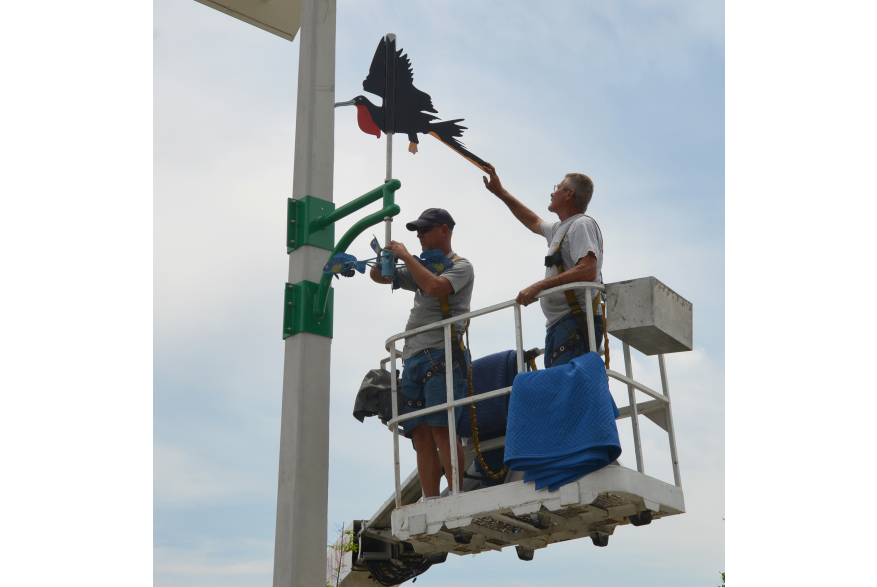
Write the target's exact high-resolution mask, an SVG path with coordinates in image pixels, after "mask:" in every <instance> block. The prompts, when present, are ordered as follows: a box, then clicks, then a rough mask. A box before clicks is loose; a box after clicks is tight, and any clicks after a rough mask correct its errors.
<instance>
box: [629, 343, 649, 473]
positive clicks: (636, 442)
mask: <svg viewBox="0 0 877 587" xmlns="http://www.w3.org/2000/svg"><path fill="white" fill-rule="evenodd" d="M624 374H625V375H627V378H628V379H633V367H632V366H631V362H630V345H628V344H627V343H626V342H625V343H624ZM627 396H628V398H630V422H631V425H632V426H633V448H634V450H635V451H636V470H637V471H639V472H640V473H645V469H644V467H643V447H642V443H641V442H640V438H639V418H638V417H637V416H638V414H637V410H636V389H634V387H633V385H628V386H627Z"/></svg>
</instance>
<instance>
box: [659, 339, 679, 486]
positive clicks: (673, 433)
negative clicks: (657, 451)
mask: <svg viewBox="0 0 877 587" xmlns="http://www.w3.org/2000/svg"><path fill="white" fill-rule="evenodd" d="M658 367H660V369H661V391H663V392H664V395H665V396H666V397H667V399H668V400H669V399H670V385H669V384H668V383H667V367H666V365H664V355H658ZM664 412H665V413H666V415H667V432H668V436H669V437H670V458H671V459H672V460H673V480H674V482H675V483H676V487H679V488H680V489H681V488H682V474H681V473H680V472H679V456H678V455H677V454H676V429H675V428H674V427H673V408H672V407H671V402H667V403H666V404H664Z"/></svg>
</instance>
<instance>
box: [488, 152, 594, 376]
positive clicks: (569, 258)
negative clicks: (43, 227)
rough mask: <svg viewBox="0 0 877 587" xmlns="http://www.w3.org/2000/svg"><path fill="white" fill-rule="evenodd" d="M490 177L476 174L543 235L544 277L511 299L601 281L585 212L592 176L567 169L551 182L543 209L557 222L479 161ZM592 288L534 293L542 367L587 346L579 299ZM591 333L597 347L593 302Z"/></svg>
mask: <svg viewBox="0 0 877 587" xmlns="http://www.w3.org/2000/svg"><path fill="white" fill-rule="evenodd" d="M485 169H486V170H487V172H488V174H490V179H489V180H488V178H486V177H482V179H483V180H484V186H485V187H486V188H487V189H488V190H489V191H490V192H492V193H493V194H494V195H495V196H496V197H498V198H499V199H500V200H502V202H503V203H504V204H505V205H506V206H508V208H509V210H511V212H512V214H514V215H515V218H517V219H518V220H519V221H520V222H521V224H523V225H524V226H526V227H527V228H528V229H530V231H531V232H533V233H535V234H538V235H539V236H542V237H544V238H545V240H546V241H547V242H548V252H547V255H546V257H545V279H543V280H541V281H537V282H536V283H534V284H532V285H530V286H529V287H526V288H524V289H522V290H521V291H520V293H519V294H518V296H517V298H516V301H517V302H518V303H519V304H521V305H522V306H527V305H529V304H532V303H533V302H535V301H536V298H535V297H534V296H536V295H538V294H539V292H541V291H544V290H546V289H551V288H552V287H557V286H559V285H564V284H566V283H573V282H576V281H592V282H597V283H603V235H602V234H601V232H600V227H599V226H598V225H597V222H596V220H594V219H593V218H591V217H590V216H586V215H585V211H587V209H588V204H589V203H590V202H591V197H592V196H593V194H594V182H592V181H591V178H589V177H588V176H587V175H584V174H581V173H567V174H566V176H565V177H564V178H563V180H561V182H560V183H559V184H557V185H555V186H554V190H553V191H552V193H551V201H550V202H549V204H548V211H549V212H553V213H554V214H557V217H558V221H557V222H546V221H545V220H542V218H540V217H539V215H538V214H536V213H535V212H533V211H532V210H530V209H529V208H527V207H526V206H525V205H524V204H522V203H521V202H520V201H519V200H518V199H516V198H515V197H514V196H512V195H511V194H510V193H509V192H508V190H506V189H505V188H504V187H503V186H502V183H501V182H500V180H499V176H497V174H496V168H495V167H494V166H493V165H491V164H490V163H485ZM597 294H598V292H597V291H594V290H592V291H591V299H585V291H584V289H582V290H575V292H574V294H571V295H569V296H568V295H566V294H565V293H564V292H555V293H553V294H551V295H548V296H543V297H542V298H540V299H539V302H540V304H541V305H542V312H543V313H544V314H545V326H546V328H547V331H546V333H545V356H544V357H543V359H544V362H545V367H546V368H548V367H557V366H560V365H565V364H567V363H569V362H570V361H571V360H573V359H574V358H575V357H578V356H581V355H583V354H585V353H587V352H588V351H589V350H590V345H589V344H588V331H587V321H586V320H587V318H586V316H587V314H586V309H585V308H586V306H585V304H592V307H593V304H594V303H595V301H594V300H595V299H596V297H597ZM594 315H595V319H594V335H595V338H596V342H597V348H599V347H600V343H601V342H602V339H603V320H602V311H601V310H600V307H599V306H596V307H595V308H594Z"/></svg>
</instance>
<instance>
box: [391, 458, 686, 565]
mask: <svg viewBox="0 0 877 587" xmlns="http://www.w3.org/2000/svg"><path fill="white" fill-rule="evenodd" d="M534 487H535V485H534V483H524V482H523V481H517V482H514V483H507V484H504V485H499V486H496V487H490V488H486V489H481V490H478V491H472V492H468V493H463V494H461V495H456V496H450V497H444V498H441V499H436V500H431V501H427V502H417V503H413V504H410V505H406V506H403V507H401V508H399V509H396V510H394V511H393V512H392V535H393V537H394V538H396V539H397V540H401V541H407V542H409V543H411V544H412V546H413V547H414V549H415V550H416V551H417V552H418V553H424V554H425V553H430V552H452V553H454V554H457V555H464V554H475V553H479V552H485V551H488V550H501V549H502V548H504V547H506V546H512V545H515V546H517V545H521V546H523V547H525V548H528V549H533V550H536V549H539V548H544V547H546V546H547V545H549V544H552V543H555V542H563V541H566V540H572V539H575V538H584V537H588V536H590V535H591V534H593V533H595V532H596V533H599V534H603V535H611V534H613V533H614V531H615V528H616V527H617V526H619V525H626V524H628V523H630V517H631V516H633V517H634V519H637V518H636V516H637V515H638V514H639V512H643V511H646V510H650V511H651V512H652V514H651V519H652V520H654V519H659V518H662V517H666V516H672V515H675V514H681V513H684V512H685V503H684V499H683V494H682V490H681V489H680V488H678V487H676V486H674V485H669V484H667V483H664V482H663V481H659V480H658V479H654V478H652V477H649V476H647V475H644V474H641V473H638V472H637V471H634V470H631V469H628V468H626V467H622V466H609V467H605V468H603V469H600V470H599V471H596V472H594V473H591V474H589V475H586V476H585V477H582V478H581V479H579V480H578V481H574V482H572V483H568V484H567V485H564V486H563V487H561V488H560V489H559V490H557V491H554V492H549V491H548V489H547V488H545V489H540V490H538V491H537V490H536V489H535V488H534ZM592 539H593V537H592ZM595 543H596V542H595Z"/></svg>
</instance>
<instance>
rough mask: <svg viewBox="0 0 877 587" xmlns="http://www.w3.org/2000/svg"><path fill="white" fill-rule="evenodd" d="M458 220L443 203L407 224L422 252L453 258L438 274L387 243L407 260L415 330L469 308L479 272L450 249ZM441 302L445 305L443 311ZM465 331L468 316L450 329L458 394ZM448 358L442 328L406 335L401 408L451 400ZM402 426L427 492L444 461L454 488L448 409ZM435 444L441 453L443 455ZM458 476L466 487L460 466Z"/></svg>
mask: <svg viewBox="0 0 877 587" xmlns="http://www.w3.org/2000/svg"><path fill="white" fill-rule="evenodd" d="M454 225H455V223H454V219H453V218H451V215H450V214H448V211H447V210H443V209H441V208H430V209H428V210H425V211H424V212H423V214H421V215H420V218H418V219H417V220H414V221H413V222H409V223H408V224H406V225H405V227H406V228H407V229H408V230H410V231H412V232H414V231H416V232H417V238H418V239H419V240H420V247H421V249H422V250H423V251H431V250H434V249H438V250H440V251H441V252H442V253H444V254H445V256H447V257H448V258H449V259H451V261H452V262H453V267H451V268H450V269H445V270H444V271H442V272H441V273H440V274H436V273H434V272H432V271H430V270H429V269H427V268H426V267H424V266H423V265H422V264H421V262H420V260H419V259H418V258H417V257H415V256H414V255H412V254H411V253H409V252H408V249H407V248H406V247H405V245H403V244H402V243H400V242H396V241H390V244H389V245H387V247H386V249H387V250H389V251H390V252H391V253H393V254H394V255H396V257H398V258H399V260H400V261H402V262H403V263H405V267H400V268H399V270H398V275H397V280H398V283H399V286H400V287H401V288H402V289H405V290H408V291H412V292H414V306H413V307H412V308H411V314H410V315H409V317H408V323H407V324H406V325H405V330H412V329H414V328H418V327H420V326H425V325H427V324H431V323H434V322H438V321H440V320H443V319H445V318H446V317H450V316H458V315H460V314H465V313H466V312H468V311H469V301H470V300H471V299H472V287H473V285H474V283H475V272H474V270H473V268H472V264H471V263H470V262H469V261H468V260H467V259H464V258H463V257H458V256H457V255H456V254H455V253H454V251H453V249H452V248H451V237H452V236H453V233H454ZM369 275H370V276H371V278H372V280H373V281H375V282H377V283H382V284H390V283H392V280H391V279H389V278H388V279H384V278H383V277H382V276H381V272H380V271H379V270H377V269H374V268H373V269H372V270H371V272H370V274H369ZM442 306H445V308H444V310H443V308H442ZM465 330H466V321H465V320H464V321H462V322H458V323H456V324H454V325H453V330H452V332H453V334H454V338H455V339H456V340H452V341H451V346H452V347H453V348H454V349H455V350H454V351H453V352H452V355H453V356H452V359H453V377H454V399H461V398H463V397H465V396H466V373H467V369H468V361H469V353H468V351H465V350H463V349H462V345H461V344H460V343H461V342H462V340H463V333H464V332H465ZM444 359H445V339H444V330H443V329H441V328H438V329H435V330H429V331H427V332H423V333H421V334H415V335H414V336H409V337H407V338H406V339H405V346H404V347H403V348H402V363H403V365H404V371H403V372H402V390H401V391H402V394H403V396H404V400H405V406H404V411H403V413H405V414H407V413H410V412H414V411H417V410H420V409H423V408H428V407H432V406H435V405H439V404H443V403H445V402H446V401H447V391H446V385H447V384H446V379H445V377H446V375H445V369H444V368H443V367H442V365H441V363H442V361H443V360H444ZM462 411H463V408H462V407H457V408H455V409H454V418H455V424H456V420H457V419H459V417H460V414H461V413H462ZM400 426H401V427H402V430H403V433H404V435H405V436H406V437H407V438H410V439H411V440H412V441H413V442H414V450H415V451H417V471H418V473H419V474H420V484H421V486H422V487H423V497H424V499H434V498H435V497H438V495H439V481H440V479H441V466H442V462H444V463H445V475H446V477H447V479H448V487H449V488H450V487H451V453H450V451H451V445H450V434H449V431H448V416H447V411H445V410H442V411H440V412H435V413H432V414H428V415H426V416H420V417H417V418H412V419H411V420H406V421H404V422H402V423H401V424H400ZM436 448H438V450H439V451H440V452H441V460H440V459H439V457H438V454H437V453H436ZM456 450H457V462H458V463H459V464H460V467H462V466H463V463H464V462H465V461H464V459H463V447H462V446H461V445H460V440H459V439H457V446H456ZM459 481H460V489H462V484H463V475H462V470H461V471H460V475H459Z"/></svg>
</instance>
